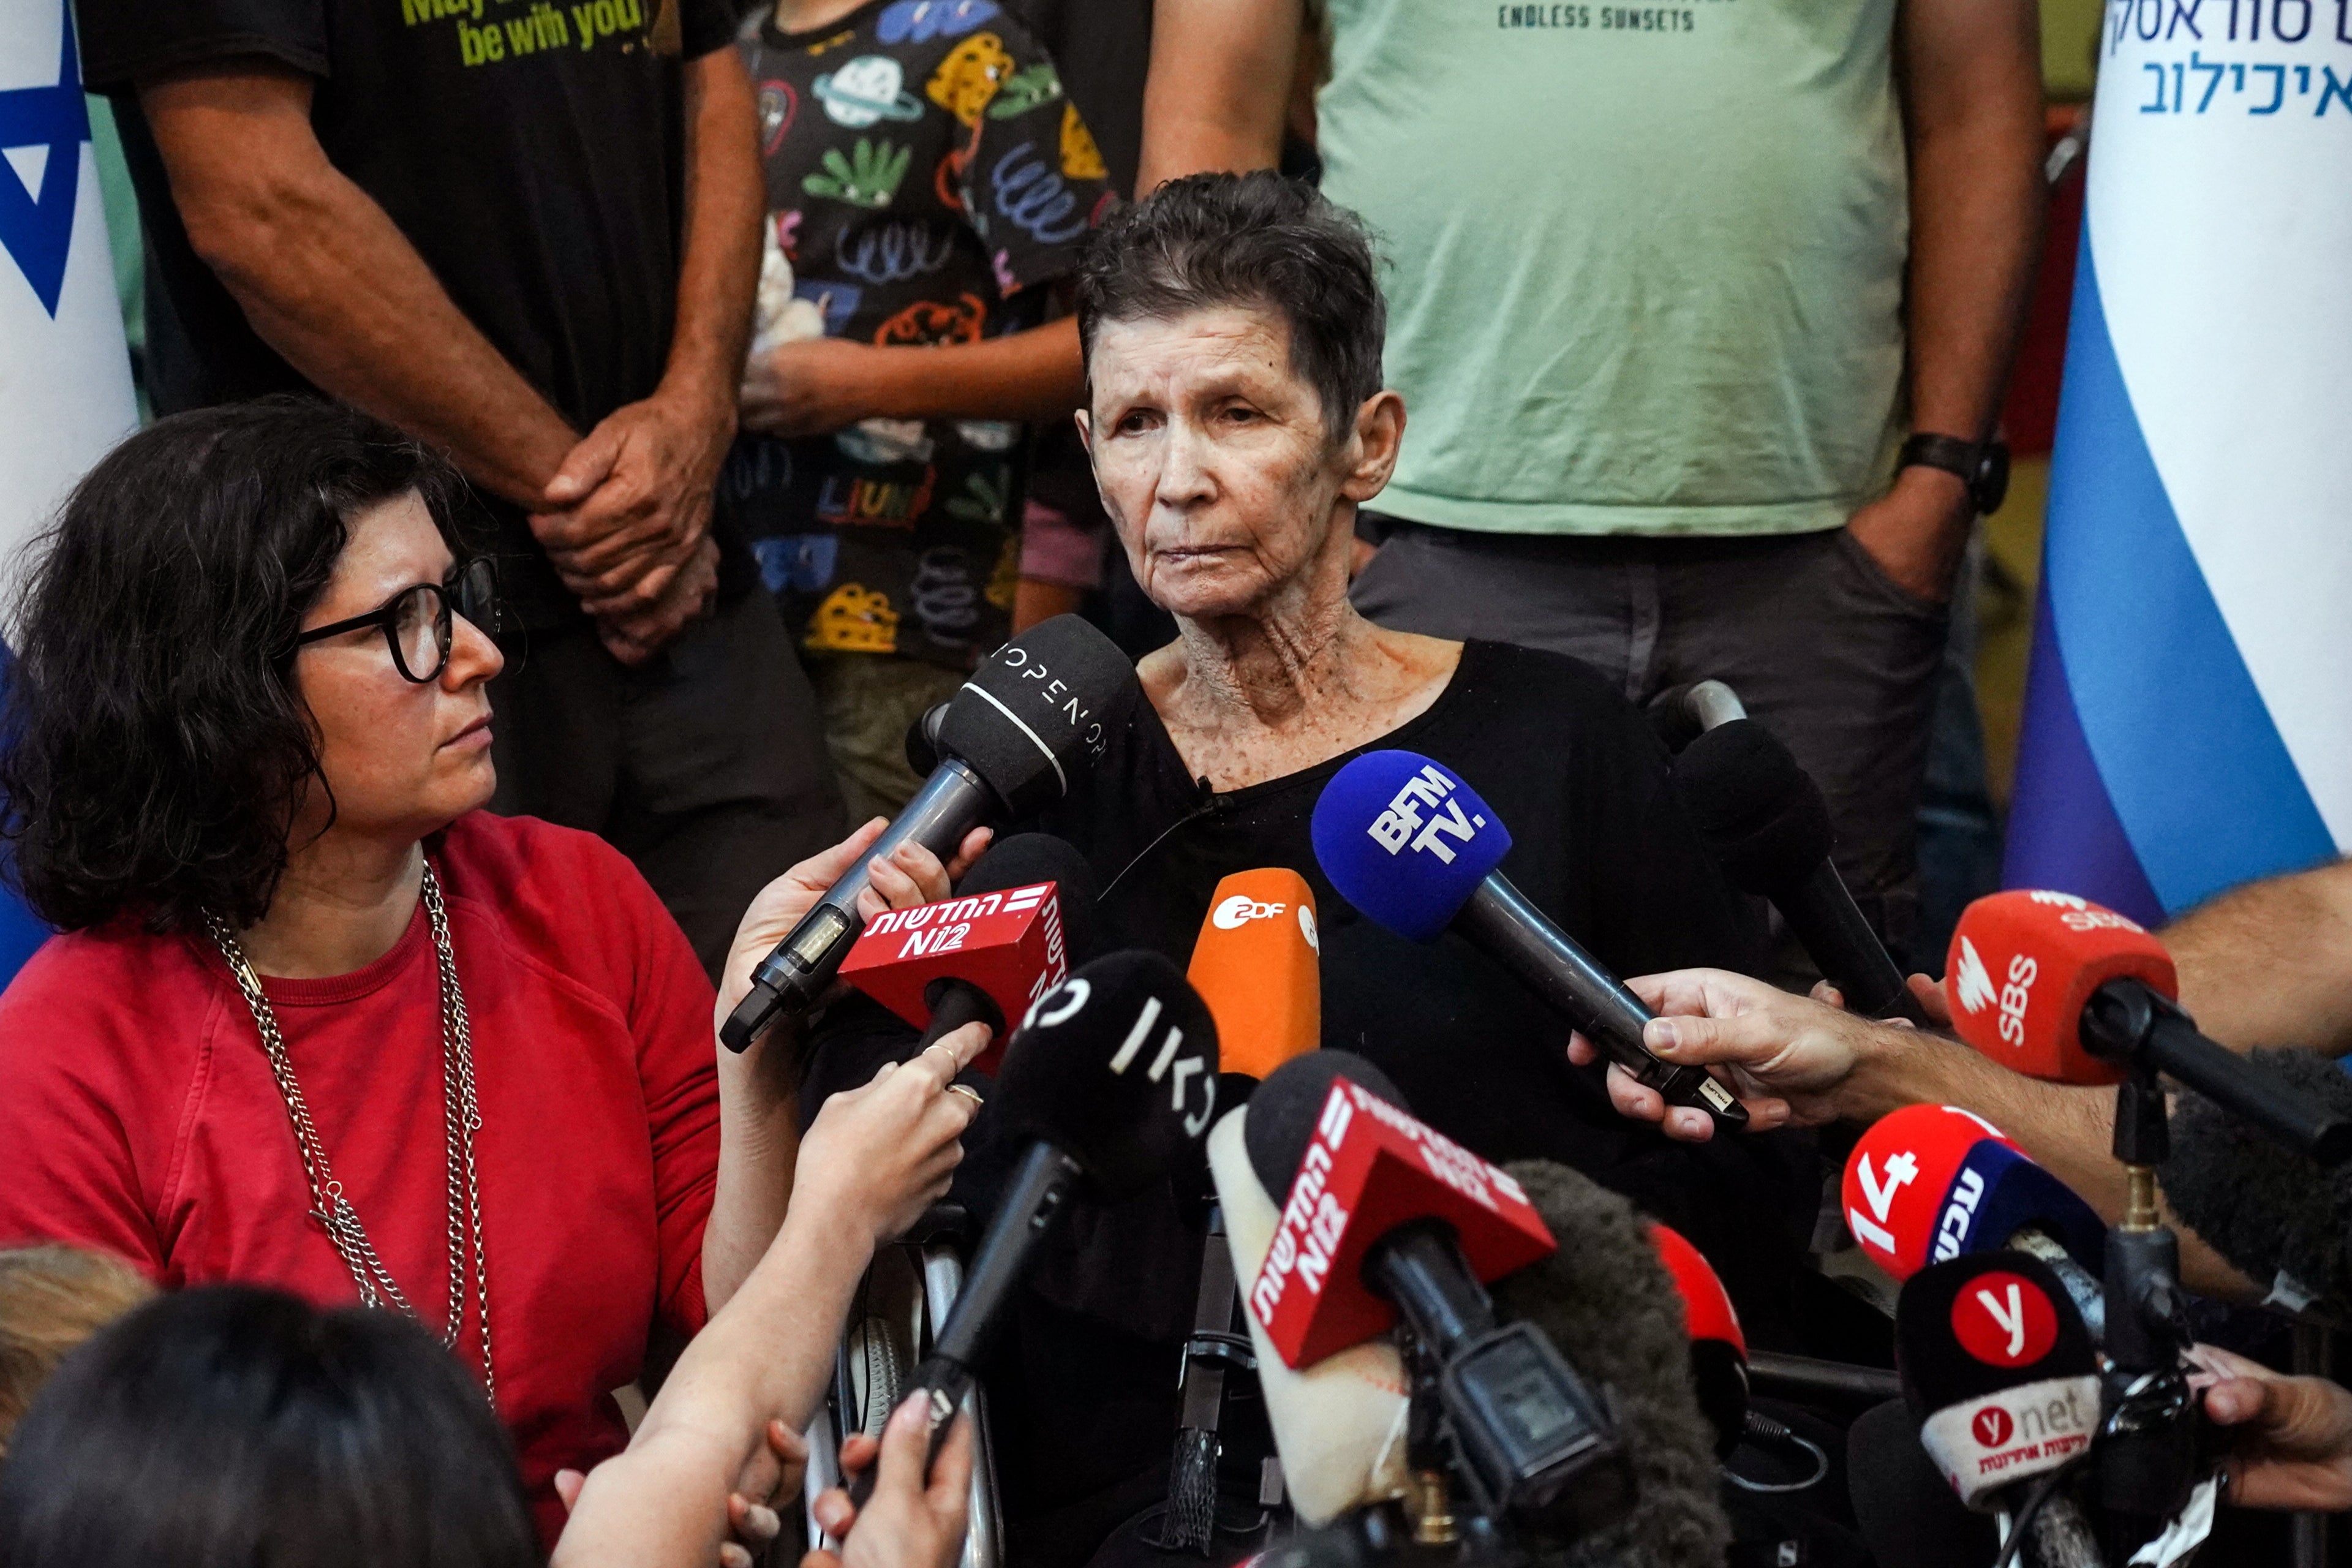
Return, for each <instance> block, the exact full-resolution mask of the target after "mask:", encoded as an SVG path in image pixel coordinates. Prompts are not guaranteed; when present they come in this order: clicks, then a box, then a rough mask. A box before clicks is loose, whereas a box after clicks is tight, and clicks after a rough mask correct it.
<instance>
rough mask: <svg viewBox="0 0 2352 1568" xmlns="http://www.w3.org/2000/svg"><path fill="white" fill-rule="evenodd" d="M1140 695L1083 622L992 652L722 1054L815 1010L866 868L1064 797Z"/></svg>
mask: <svg viewBox="0 0 2352 1568" xmlns="http://www.w3.org/2000/svg"><path fill="white" fill-rule="evenodd" d="M1136 693H1137V686H1136V680H1135V669H1134V667H1133V666H1132V665H1131V664H1129V661H1128V658H1127V656H1126V655H1125V654H1123V653H1121V652H1119V650H1118V645H1117V644H1115V643H1113V642H1112V641H1111V640H1110V639H1109V638H1108V637H1105V636H1103V635H1102V633H1100V632H1098V631H1097V630H1096V629H1095V628H1094V627H1092V626H1088V625H1087V623H1086V622H1085V621H1083V620H1081V619H1079V618H1078V617H1077V616H1054V617H1053V618H1052V619H1051V620H1046V621H1041V622H1039V623H1038V624H1037V625H1035V626H1032V627H1030V628H1029V629H1028V630H1027V631H1025V632H1024V633H1022V634H1021V635H1020V636H1019V637H1014V638H1013V640H1012V641H1010V642H1008V643H1006V644H1005V645H1004V646H1003V647H1000V648H998V649H997V650H996V651H995V652H994V653H992V654H991V655H989V656H988V658H987V659H986V660H985V661H984V662H982V665H981V667H980V668H978V669H976V670H974V671H972V673H971V679H968V680H966V681H965V682H964V683H963V685H962V686H961V688H960V689H958V690H957V692H956V694H955V696H954V697H953V698H952V699H950V701H949V703H948V710H947V712H946V713H945V714H944V715H942V717H941V719H940V729H939V736H938V745H939V752H940V763H939V766H938V767H936V768H934V769H933V770H932V771H931V774H930V777H929V779H927V780H926V781H925V782H924V784H923V787H922V788H921V789H920V790H919V791H917V792H916V795H915V798H914V799H912V800H910V801H908V803H907V805H906V807H905V809H903V810H902V811H900V812H899V813H898V816H897V817H896V818H895V819H894V820H893V821H892V822H891V824H890V826H888V827H887V828H885V829H883V832H882V837H880V838H878V839H877V840H876V841H875V844H874V847H873V848H871V849H869V850H867V851H866V854H865V856H864V857H862V858H860V859H859V861H858V863H857V864H856V866H855V867H853V868H851V869H850V870H849V871H848V873H847V874H845V876H843V878H842V879H840V880H839V881H837V882H835V883H834V885H833V886H832V887H830V888H828V889H825V893H824V897H823V898H821V899H819V900H817V901H816V902H815V903H814V905H812V906H810V909H809V911H808V913H806V914H804V915H803V916H802V917H801V920H800V923H799V924H798V925H795V926H794V927H793V929H792V931H791V934H789V935H787V936H786V937H785V938H784V940H783V941H782V942H778V943H777V944H776V947H775V950H774V951H773V952H770V953H769V954H768V956H767V957H765V958H763V959H761V961H760V963H759V964H758V966H757V967H755V968H754V969H753V970H752V971H751V991H750V992H749V993H748V994H746V995H745V996H744V998H743V1000H742V1002H741V1003H740V1005H737V1007H736V1009H735V1011H734V1012H733V1013H731V1014H730V1015H729V1016H728V1018H727V1021H726V1023H724V1024H723V1025H721V1026H719V1039H720V1040H721V1041H722V1042H724V1043H725V1045H726V1047H727V1048H728V1049H729V1050H730V1051H740V1050H744V1049H746V1048H748V1047H750V1046H751V1042H752V1041H753V1040H755V1039H757V1038H758V1037H760V1032H761V1030H763V1029H765V1028H766V1027H767V1026H768V1025H769V1024H770V1023H771V1022H772V1021H773V1020H774V1019H775V1017H776V1016H777V1015H778V1014H780V1013H784V1014H799V1013H804V1012H806V1011H807V1010H808V1009H809V1008H810V1007H812V1006H814V1005H815V1004H816V1000H817V998H818V997H819V996H820V995H822V994H824V989H825V987H826V985H827V984H830V983H831V982H832V980H833V978H834V975H835V972H836V971H838V970H839V969H840V967H841V963H842V961H843V959H845V958H846V957H847V956H848V953H849V949H850V946H851V944H852V943H854V942H856V940H857V933H858V931H859V928H860V927H861V926H862V925H863V924H864V923H865V917H864V916H862V915H860V914H859V913H858V912H857V897H858V895H859V894H860V893H863V892H864V891H865V890H866V875H867V872H866V868H867V867H868V866H869V865H871V864H872V863H873V862H874V861H875V860H877V859H878V858H883V857H885V856H887V855H888V854H890V853H891V852H892V851H893V850H895V849H897V848H898V846H899V845H901V844H905V843H908V842H909V841H911V842H914V843H917V844H920V845H922V846H923V847H925V848H927V849H929V850H930V851H931V852H932V853H933V854H935V855H937V856H939V857H940V859H942V860H945V859H947V858H949V857H950V856H952V855H953V854H954V853H955V849H956V846H957V845H959V844H961V843H962V842H963V837H964V835H965V834H967V833H970V832H971V830H972V829H973V828H975V827H980V826H985V825H987V824H990V823H993V822H1005V821H1010V820H1013V819H1014V818H1017V817H1021V816H1027V815H1029V814H1030V813H1031V812H1033V811H1035V810H1037V809H1038V808H1039V807H1041V806H1045V805H1051V804H1053V803H1054V802H1055V801H1057V800H1059V799H1061V798H1062V797H1063V796H1064V795H1067V794H1068V793H1069V789H1070V784H1071V781H1072V779H1073V778H1074V777H1076V775H1078V774H1079V773H1082V772H1083V771H1084V770H1086V769H1087V768H1090V767H1092V766H1093V765H1094V762H1095V759H1096V758H1097V757H1099V756H1100V755H1101V754H1102V748H1103V745H1104V742H1105V736H1106V733H1107V726H1108V724H1109V723H1110V722H1112V721H1115V720H1116V719H1117V718H1118V716H1119V713H1120V710H1122V709H1123V708H1124V707H1125V705H1126V704H1127V703H1128V702H1129V701H1131V700H1133V699H1134V697H1135V695H1136Z"/></svg>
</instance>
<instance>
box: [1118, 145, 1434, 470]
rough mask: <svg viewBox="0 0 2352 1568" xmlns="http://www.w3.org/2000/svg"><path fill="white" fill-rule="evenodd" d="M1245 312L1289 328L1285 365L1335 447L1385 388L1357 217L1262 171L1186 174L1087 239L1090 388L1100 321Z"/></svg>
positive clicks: (1378, 326)
mask: <svg viewBox="0 0 2352 1568" xmlns="http://www.w3.org/2000/svg"><path fill="white" fill-rule="evenodd" d="M1231 305H1243V306H1252V307H1255V308H1257V309H1260V310H1270V311H1272V312H1274V313H1275V314H1276V315H1278V316H1280V317H1281V318H1282V319H1283V320H1284V321H1286V322H1288V323H1289V325H1290V368H1291V370H1292V372H1293V373H1294V374H1297V375H1298V376H1299V377H1300V378H1301V379H1302V380H1304V381H1307V382H1308V383H1310V384H1312V385H1313V386H1314V388H1315V392H1316V395H1317V396H1318V398H1320V399H1321V400H1322V405H1323V426H1324V428H1325V429H1326V430H1327V431H1328V433H1329V435H1330V437H1331V439H1332V440H1333V441H1334V442H1338V441H1343V440H1345V439H1346V438H1347V436H1348V432H1349V430H1350V429H1352V428H1353V427H1354V426H1355V420H1356V410H1357V409H1358V408H1359V407H1360V406H1361V405H1363V402H1364V399H1366V398H1368V397H1370V396H1371V395H1372V394H1374V393H1376V392H1378V391H1379V390H1380V389H1381V345H1382V343H1383V342H1384V341H1385V340H1386V338H1387V336H1388V307H1387V305H1386V303H1385V302H1384V301H1382V300H1381V285H1380V279H1379V277H1378V275H1377V264H1376V263H1375V261H1374V259H1373V257H1372V245H1371V239H1370V235H1369V234H1368V233H1367V231H1366V230H1365V227H1364V223H1363V220H1362V219H1361V218H1360V217H1358V216H1356V215H1355V214H1354V213H1351V212H1349V210H1348V209H1347V208H1345V207H1342V206H1337V205H1333V204H1332V203H1330V202H1328V201H1327V200H1325V199H1324V198H1323V196H1322V195H1320V194H1318V192H1317V191H1316V189H1315V187H1314V186H1312V185H1310V184H1307V183H1306V182H1305V181H1303V180H1291V179H1285V178H1284V177H1283V176H1282V175H1280V174H1276V173H1274V172H1273V171H1272V170H1270V169H1260V170H1258V171H1256V172H1255V173H1253V174H1188V175H1186V176H1185V177H1184V178H1182V179H1181V180H1171V181H1170V182H1168V184H1164V185H1162V186H1160V188H1159V189H1158V190H1156V191H1154V192H1152V193H1151V195H1149V196H1146V197H1145V198H1144V199H1143V200H1141V201H1139V202H1137V203H1136V204H1135V205H1132V206H1128V207H1122V208H1120V209H1119V210H1118V212H1116V213H1113V214H1112V215H1111V216H1109V217H1108V218H1106V219H1105V220H1104V221H1103V224H1102V226H1101V227H1099V228H1097V229H1096V230H1095V231H1094V233H1093V234H1092V235H1091V236H1089V237H1087V249H1086V255H1085V258H1084V259H1083V260H1082V261H1081V262H1080V263H1079V267H1078V341H1079V342H1080V344H1081V345H1082V346H1083V348H1084V350H1085V353H1086V357H1087V390H1088V391H1089V393H1091V392H1092V390H1093V385H1094V382H1093V375H1094V369H1093V367H1094V348H1095V334H1096V332H1097V331H1099V330H1100V329H1101V326H1102V323H1103V322H1105V321H1172V320H1174V319H1175V318H1176V317H1178V316H1183V315H1190V314H1191V313H1192V312H1193V311H1195V310H1214V309H1216V308H1217V307H1219V306H1231Z"/></svg>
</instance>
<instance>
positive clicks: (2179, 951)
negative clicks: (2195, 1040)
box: [2162, 860, 2352, 1056]
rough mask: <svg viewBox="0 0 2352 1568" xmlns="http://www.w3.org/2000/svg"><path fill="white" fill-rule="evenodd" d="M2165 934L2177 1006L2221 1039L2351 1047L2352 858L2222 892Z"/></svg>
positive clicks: (2231, 1043) (2337, 1052)
mask: <svg viewBox="0 0 2352 1568" xmlns="http://www.w3.org/2000/svg"><path fill="white" fill-rule="evenodd" d="M2162 934H2163V937H2164V945H2165V946H2166V948H2168V950H2170V952H2171V953H2172V962H2173V966H2174V967H2175V968H2176V969H2177V970H2178V971H2179V975H2180V1005H2182V1006H2183V1007H2186V1008H2187V1009H2188V1010H2189V1016H2191V1017H2193V1018H2195V1019H2196V1020H2197V1026H2198V1027H2199V1028H2200V1029H2203V1030H2204V1031H2205V1032H2206V1033H2207V1034H2208V1035H2210V1036H2212V1037H2213V1038H2215V1039H2217V1040H2219V1041H2221V1043H2222V1044H2223V1045H2225V1046H2228V1047H2231V1048H2232V1049H2234V1050H2241V1051H2243V1050H2252V1048H2253V1047H2256V1046H2302V1047H2307V1048H2309V1049H2312V1050H2317V1051H2325V1052H2326V1053H2327V1054H2328V1055H2330V1056H2341V1055H2343V1054H2344V1053H2346V1052H2347V1051H2352V860H2348V861H2339V862H2337V863H2336V865H2333V866H2323V867H2321V868H2319V869H2317V870H2315V871H2303V872H2298V873H2297V874H2295V875H2294V876H2291V877H2273V878H2271V879H2268V880H2267V881H2261V882H2255V883H2252V884H2251V885H2249V886H2247V887H2243V888H2240V889H2236V890H2235V891H2233V892H2228V893H2224V894H2222V895H2221V897H2220V898H2218V899H2215V900H2213V901H2212V902H2210V903H2209V904H2205V905H2203V906H2201V907H2200V908H2198V909H2196V910H2191V911H2189V913H2188V914H2186V915H2183V916H2182V917H2181V918H2180V920H2179V922H2178V923H2176V924H2174V925H2171V926H2168V927H2167V928H2166V929H2165V931H2163V933H2162Z"/></svg>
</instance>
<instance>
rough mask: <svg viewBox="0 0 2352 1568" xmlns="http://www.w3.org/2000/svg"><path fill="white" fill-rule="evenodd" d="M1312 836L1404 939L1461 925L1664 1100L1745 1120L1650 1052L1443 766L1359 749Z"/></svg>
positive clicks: (1685, 1070)
mask: <svg viewBox="0 0 2352 1568" xmlns="http://www.w3.org/2000/svg"><path fill="white" fill-rule="evenodd" d="M1313 832H1314V839H1315V858H1316V860H1317V862H1318V864H1320V865H1321V866H1322V868H1323V874H1324V875H1325V876H1327V877H1328V878H1330V879H1331V885H1332V886H1333V887H1334V888H1336V889H1339V896H1340V897H1341V898H1344V899H1346V900H1348V901H1349V903H1351V904H1353V905H1355V906H1356V908H1357V909H1359V910H1362V911H1363V912H1364V914H1365V915H1366V916H1368V917H1369V918H1370V919H1371V920H1373V921H1378V922H1379V923H1380V924H1381V925H1383V926H1385V927H1387V928H1388V929H1389V930H1390V931H1394V932H1396V933H1397V934H1398V935H1399V936H1402V937H1404V938H1406V939H1407V940H1408V941H1412V942H1435V941H1436V940H1437V939H1438V937H1439V936H1440V935H1442V934H1443V933H1444V932H1445V931H1447V930H1449V929H1451V930H1453V931H1458V932H1460V933H1461V934H1462V935H1463V937H1465V939H1466V940H1468V941H1469V942H1471V944H1472V945H1474V946H1475V947H1477V948H1478V949H1479V950H1481V951H1482V952H1486V953H1487V954H1489V955H1490V956H1492V957H1493V958H1495V959H1496V961H1497V962H1499V963H1501V964H1502V965H1503V966H1504V967H1505V968H1506V969H1508V970H1509V971H1510V972H1511V973H1514V974H1516V975H1517V976H1518V978H1519V980H1520V981H1521V982H1522V983H1523V984H1526V985H1527V986H1528V989H1529V990H1531V991H1533V992H1534V993H1535V994H1536V995H1537V996H1538V998H1539V999H1540V1000H1541V1001H1542V1002H1543V1003H1544V1004H1545V1005H1547V1006H1549V1007H1550V1008H1551V1009H1552V1011H1554V1012H1555V1013H1558V1014H1559V1016H1561V1017H1563V1018H1566V1019H1567V1020H1568V1021H1569V1022H1570V1024H1572V1025H1574V1026H1576V1028H1577V1029H1578V1030H1579V1031H1580V1033H1582V1035H1583V1036H1584V1037H1585V1038H1586V1039H1588V1040H1590V1041H1591V1042H1592V1044H1593V1046H1594V1047H1596V1048H1598V1049H1599V1050H1600V1051H1601V1054H1602V1055H1604V1056H1606V1057H1608V1058H1609V1059H1610V1060H1611V1061H1612V1062H1614V1063H1616V1064H1617V1065H1618V1066H1619V1067H1620V1068H1623V1069H1624V1070H1625V1071H1626V1072H1628V1073H1630V1074H1631V1075H1633V1078H1635V1079H1638V1080H1639V1081H1640V1082H1642V1083H1643V1084H1644V1085H1647V1086H1648V1087H1649V1088H1651V1089H1655V1090H1657V1091H1658V1093H1659V1094H1660V1095H1661V1096H1663V1097H1664V1100H1666V1102H1667V1103H1668V1104H1670V1105H1685V1106H1690V1107H1692V1108H1694V1109H1696V1110H1704V1111H1706V1113H1707V1114H1708V1115H1709V1116H1711V1117H1713V1118H1714V1119H1715V1121H1716V1123H1717V1125H1718V1126H1721V1127H1726V1128H1729V1129H1733V1130H1738V1129H1742V1128H1745V1127H1746V1126H1747V1125H1748V1108H1747V1107H1746V1106H1744V1105H1742V1104H1740V1103H1739V1101H1738V1099H1737V1098H1736V1097H1734V1096H1733V1094H1732V1092H1731V1091H1730V1090H1729V1089H1726V1088H1724V1086H1723V1085H1722V1084H1720V1083H1718V1082H1717V1081H1716V1079H1714V1078H1712V1077H1711V1076H1709V1075H1708V1073H1707V1072H1706V1069H1705V1068H1696V1067H1675V1066H1673V1065H1671V1064H1669V1063H1666V1062H1664V1061H1661V1060H1659V1059H1658V1058H1656V1057H1654V1056H1652V1055H1651V1054H1650V1050H1649V1047H1646V1046H1644V1045H1643V1043H1642V1026H1643V1025H1644V1024H1647V1023H1648V1022H1649V1021H1650V1019H1651V1017H1652V1016H1654V1015H1653V1014H1652V1013H1651V1012H1650V1010H1649V1008H1647V1007H1645V1006H1643V1005H1642V1001H1641V998H1639V997H1637V996H1635V995H1634V994H1633V993H1632V992H1631V991H1628V990H1626V989H1625V986H1624V984H1623V983H1622V982H1621V981H1620V980H1618V978H1617V977H1616V976H1615V975H1613V974H1611V973H1609V972H1608V971H1607V970H1605V969H1603V968H1601V965H1600V964H1599V963H1597V962H1596V961H1595V960H1594V959H1593V957H1592V955H1591V953H1589V952H1585V951H1584V949H1583V948H1582V947H1581V946H1580V944H1579V943H1578V942H1576V940H1575V939H1574V938H1573V937H1570V935H1569V934H1568V933H1567V932H1566V931H1561V930H1560V929H1559V926H1558V925H1556V924H1554V923H1553V922H1552V920H1551V917H1549V915H1547V914H1545V913H1544V912H1543V911H1542V910H1539V909H1538V908H1537V907H1536V906H1535V905H1534V904H1533V903H1532V902H1530V901H1529V900H1528V897H1527V895H1526V894H1524V893H1522V892H1520V891H1519V890H1518V889H1517V888H1515V887H1513V886H1512V885H1511V884H1510V881H1509V879H1507V878H1506V877H1504V876H1503V874H1502V873H1501V872H1500V871H1498V870H1496V867H1497V866H1499V865H1501V864H1502V860H1503V857H1504V856H1505V855H1507V854H1508V853H1509V851H1510V847H1511V835H1510V831H1509V829H1507V828H1506V827H1505V826H1503V821H1502V818H1501V817H1499V816H1496V813H1495V809H1494V807H1492V806H1490V805H1487V804H1486V802H1485V801H1484V800H1481V799H1480V798H1479V797H1478V792H1477V791H1475V790H1474V789H1472V788H1471V787H1470V786H1469V785H1468V784H1465V783H1463V782H1462V780H1461V779H1459V778H1457V777H1456V776H1454V774H1453V773H1450V772H1448V771H1447V770H1446V769H1445V768H1444V767H1442V766H1440V765H1439V764H1438V763H1433V762H1431V761H1430V760H1429V759H1428V758H1427V757H1424V756H1422V755H1421V754H1420V753H1418V752H1393V751H1390V752H1365V753H1364V754H1363V755H1361V756H1360V757H1358V758H1356V760H1355V761H1353V762H1351V763H1349V764H1348V765H1347V766H1346V767H1343V768H1341V769H1340V770H1339V772H1338V773H1335V774H1334V775H1332V778H1331V782H1330V783H1329V784H1325V785H1324V786H1323V793H1322V795H1320V796H1319V797H1318V798H1317V800H1316V802H1315V818H1314V824H1313Z"/></svg>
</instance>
